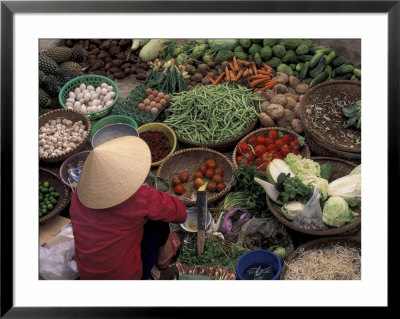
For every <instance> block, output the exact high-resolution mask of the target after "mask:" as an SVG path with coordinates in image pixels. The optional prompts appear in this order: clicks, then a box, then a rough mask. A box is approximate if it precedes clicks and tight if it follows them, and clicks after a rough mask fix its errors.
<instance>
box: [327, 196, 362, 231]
mask: <svg viewBox="0 0 400 319" xmlns="http://www.w3.org/2000/svg"><path fill="white" fill-rule="evenodd" d="M356 216H358V214H357V213H355V212H353V211H352V210H351V209H350V208H349V204H347V202H346V201H345V200H344V199H343V198H342V197H339V196H332V197H329V199H328V200H327V201H326V203H325V205H324V209H323V211H322V220H323V221H324V223H325V224H327V225H329V226H333V227H340V226H343V225H344V224H346V223H348V222H351V221H352V220H353V219H354V217H356Z"/></svg>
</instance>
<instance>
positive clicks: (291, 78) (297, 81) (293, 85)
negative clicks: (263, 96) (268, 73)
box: [289, 75, 300, 89]
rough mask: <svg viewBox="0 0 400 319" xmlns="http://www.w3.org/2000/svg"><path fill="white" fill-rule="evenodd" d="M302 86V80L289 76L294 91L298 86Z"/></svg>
mask: <svg viewBox="0 0 400 319" xmlns="http://www.w3.org/2000/svg"><path fill="white" fill-rule="evenodd" d="M299 84H300V80H299V79H298V78H296V77H295V76H294V75H291V76H289V86H290V87H291V88H292V89H295V88H296V86H298V85H299Z"/></svg>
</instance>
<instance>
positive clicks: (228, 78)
mask: <svg viewBox="0 0 400 319" xmlns="http://www.w3.org/2000/svg"><path fill="white" fill-rule="evenodd" d="M225 80H226V81H228V82H230V81H231V76H230V74H229V70H228V66H225Z"/></svg>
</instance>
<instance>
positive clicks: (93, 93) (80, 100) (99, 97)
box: [65, 83, 116, 113]
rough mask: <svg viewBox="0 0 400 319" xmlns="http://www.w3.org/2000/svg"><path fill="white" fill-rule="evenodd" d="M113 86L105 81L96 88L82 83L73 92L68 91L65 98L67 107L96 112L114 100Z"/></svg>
mask: <svg viewBox="0 0 400 319" xmlns="http://www.w3.org/2000/svg"><path fill="white" fill-rule="evenodd" d="M115 95H116V94H115V92H114V88H113V87H112V86H111V85H108V84H107V83H101V85H100V86H99V87H97V88H94V87H93V86H92V85H88V86H86V84H84V83H82V84H81V85H80V86H79V87H77V88H76V89H75V90H74V91H73V92H72V91H71V92H69V93H68V98H67V99H66V100H65V105H66V106H67V109H71V110H77V111H81V112H83V113H87V112H97V111H100V110H102V109H105V108H106V107H108V106H109V105H110V104H112V103H113V102H114V98H115Z"/></svg>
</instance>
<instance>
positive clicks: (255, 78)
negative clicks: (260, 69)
mask: <svg viewBox="0 0 400 319" xmlns="http://www.w3.org/2000/svg"><path fill="white" fill-rule="evenodd" d="M267 77H269V76H268V75H265V74H257V75H253V76H251V77H250V80H258V79H263V78H267Z"/></svg>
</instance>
